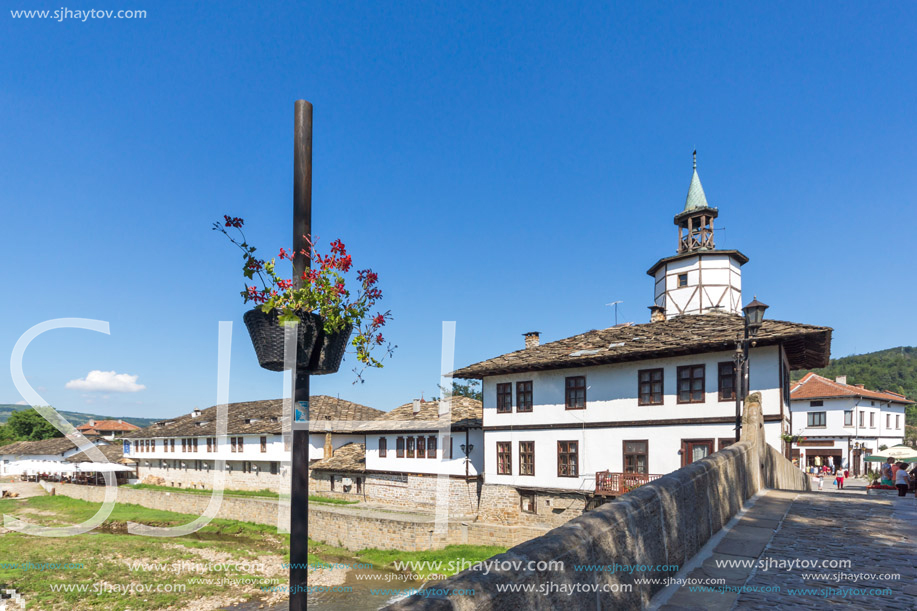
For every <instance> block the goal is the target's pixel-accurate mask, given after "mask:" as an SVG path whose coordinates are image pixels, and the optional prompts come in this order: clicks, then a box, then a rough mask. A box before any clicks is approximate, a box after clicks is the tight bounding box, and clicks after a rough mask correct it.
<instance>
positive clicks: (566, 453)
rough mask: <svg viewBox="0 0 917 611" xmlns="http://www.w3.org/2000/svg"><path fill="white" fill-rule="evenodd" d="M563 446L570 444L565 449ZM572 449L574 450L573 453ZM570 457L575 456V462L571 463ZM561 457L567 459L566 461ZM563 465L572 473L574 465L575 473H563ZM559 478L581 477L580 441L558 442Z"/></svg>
mask: <svg viewBox="0 0 917 611" xmlns="http://www.w3.org/2000/svg"><path fill="white" fill-rule="evenodd" d="M563 444H568V445H567V446H566V447H564V445H563ZM570 448H573V450H572V451H571V449H570ZM570 455H573V458H574V459H575V460H574V461H572V463H571V461H570ZM561 457H566V460H561ZM561 465H566V466H567V471H570V467H571V465H572V467H573V469H572V470H573V471H574V473H569V472H568V473H566V474H563V473H561ZM557 477H579V441H578V440H573V439H571V440H561V441H558V442H557Z"/></svg>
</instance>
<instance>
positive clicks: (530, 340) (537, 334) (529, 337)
mask: <svg viewBox="0 0 917 611" xmlns="http://www.w3.org/2000/svg"><path fill="white" fill-rule="evenodd" d="M522 335H524V336H525V347H526V348H534V347H535V346H538V345H540V344H541V331H529V332H528V333H523V334H522Z"/></svg>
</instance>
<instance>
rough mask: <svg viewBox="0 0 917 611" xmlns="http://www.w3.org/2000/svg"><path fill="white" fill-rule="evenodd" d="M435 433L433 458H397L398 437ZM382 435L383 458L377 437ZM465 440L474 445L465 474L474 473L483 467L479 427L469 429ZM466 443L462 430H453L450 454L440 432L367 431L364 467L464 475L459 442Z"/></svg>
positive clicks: (463, 458) (377, 469)
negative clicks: (450, 455) (384, 440)
mask: <svg viewBox="0 0 917 611" xmlns="http://www.w3.org/2000/svg"><path fill="white" fill-rule="evenodd" d="M433 434H436V436H437V440H436V458H435V459H432V458H416V454H415V458H407V457H404V458H398V454H397V447H398V446H397V439H398V437H405V438H407V437H408V436H414V437H416V436H418V435H423V436H424V437H425V438H426V437H429V436H430V435H433ZM382 437H384V438H385V439H386V441H387V452H386V456H385V458H381V457H380V456H379V439H380V438H382ZM468 441H469V442H470V443H471V445H472V446H474V448H473V450H472V451H471V454H470V456H469V457H468V458H469V460H470V463H469V465H468V475H477V474H479V473H481V472H482V470H483V467H484V433H483V431H481V429H472V430H470V431H468ZM464 443H465V431H456V432H454V433H453V440H452V458H451V459H449V458H444V457H445V456H448V455H449V441H448V438H445V435H444V434H442V433H434V432H432V431H430V432H422V431H416V432H415V431H405V432H403V433H386V434H384V435H383V434H368V435H366V470H367V471H396V472H404V473H429V474H439V473H444V474H448V475H465V454H464V453H463V452H462V449H461V446H462V444H464Z"/></svg>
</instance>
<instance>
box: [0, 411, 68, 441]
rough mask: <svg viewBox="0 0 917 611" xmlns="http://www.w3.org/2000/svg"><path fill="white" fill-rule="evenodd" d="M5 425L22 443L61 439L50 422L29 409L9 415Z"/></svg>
mask: <svg viewBox="0 0 917 611" xmlns="http://www.w3.org/2000/svg"><path fill="white" fill-rule="evenodd" d="M6 424H7V426H8V427H10V429H11V430H12V431H13V434H14V435H15V436H16V438H17V439H20V440H23V441H40V440H42V439H51V438H52V437H63V434H62V433H61V432H60V431H58V430H57V429H56V428H54V426H52V424H51V423H50V422H48V421H47V420H45V419H44V418H42V416H41V414H39V413H38V412H37V411H35V408H32V407H30V408H29V409H24V410H21V411H18V412H13V413H12V414H10V417H9V419H8V420H7V421H6Z"/></svg>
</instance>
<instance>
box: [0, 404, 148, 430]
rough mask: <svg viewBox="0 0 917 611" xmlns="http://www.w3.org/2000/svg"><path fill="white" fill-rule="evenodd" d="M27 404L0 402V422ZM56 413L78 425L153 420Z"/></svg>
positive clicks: (138, 424)
mask: <svg viewBox="0 0 917 611" xmlns="http://www.w3.org/2000/svg"><path fill="white" fill-rule="evenodd" d="M29 407H31V406H29V405H13V404H11V403H0V424H2V423H4V422H6V420H7V418H9V417H10V414H12V413H13V412H16V411H19V410H23V409H29ZM57 411H58V413H59V414H60V415H61V416H63V417H64V418H66V419H67V420H69V421H70V424H72V425H73V426H79V425H81V424H85V423H87V422H89V421H90V420H124V421H125V422H130V423H131V424H136V425H137V426H139V427H147V426H150V425H151V424H153V422H155V420H154V419H152V418H134V417H133V416H128V417H124V416H121V417H118V416H99V415H97V414H83V413H81V412H67V411H62V410H57Z"/></svg>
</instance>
